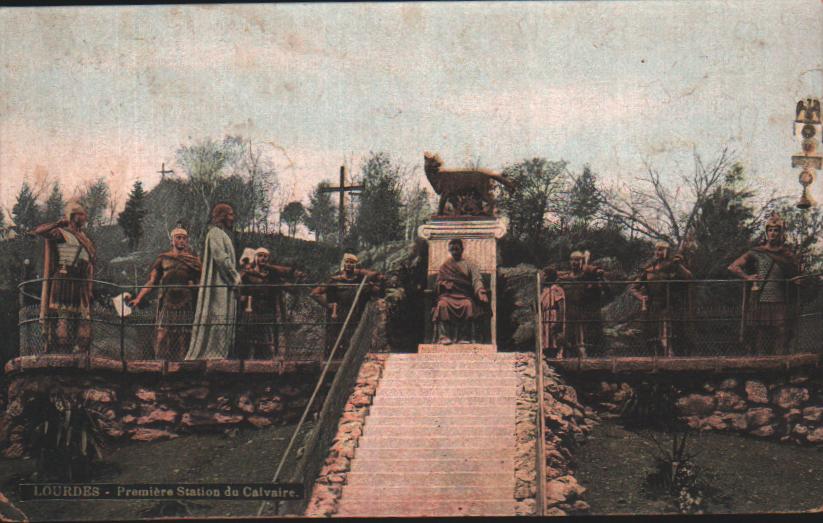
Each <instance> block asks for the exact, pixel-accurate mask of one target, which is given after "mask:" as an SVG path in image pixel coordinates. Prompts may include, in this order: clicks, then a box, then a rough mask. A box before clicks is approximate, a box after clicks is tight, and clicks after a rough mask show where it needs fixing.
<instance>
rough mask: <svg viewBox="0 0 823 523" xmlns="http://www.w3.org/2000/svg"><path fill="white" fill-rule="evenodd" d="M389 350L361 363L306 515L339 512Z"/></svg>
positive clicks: (326, 514) (316, 515)
mask: <svg viewBox="0 0 823 523" xmlns="http://www.w3.org/2000/svg"><path fill="white" fill-rule="evenodd" d="M388 356H389V355H388V354H369V355H367V356H366V361H365V362H364V363H363V365H362V366H361V367H360V372H359V374H358V375H357V381H356V383H355V386H354V391H353V392H352V394H351V396H349V399H348V401H347V402H346V406H345V407H344V409H343V416H342V417H341V418H340V423H339V424H338V426H337V434H336V435H335V437H334V440H332V446H331V448H330V449H329V454H328V456H327V457H326V462H325V464H324V465H323V468H322V469H320V475H319V477H318V478H317V480H316V481H315V483H314V488H313V489H312V493H311V499H310V500H309V505H308V508H307V509H306V512H305V515H306V516H314V517H328V516H331V515H333V514H335V513H336V512H337V509H338V506H339V501H340V496H341V494H342V493H343V484H344V483H345V482H346V474H347V473H348V472H349V471H350V470H351V463H352V460H353V459H354V451H355V449H356V448H357V443H358V441H359V439H360V436H362V435H363V426H364V424H365V422H366V416H367V415H368V413H369V406H370V405H371V404H372V400H373V399H374V395H375V392H376V391H377V385H378V383H379V382H380V377H381V376H382V374H383V368H384V367H385V363H386V358H388Z"/></svg>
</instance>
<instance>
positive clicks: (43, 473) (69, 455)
mask: <svg viewBox="0 0 823 523" xmlns="http://www.w3.org/2000/svg"><path fill="white" fill-rule="evenodd" d="M26 410H27V413H26V414H27V416H26V419H28V420H29V422H28V424H27V425H28V427H27V436H28V437H27V440H28V442H29V451H30V453H31V455H32V456H34V457H35V458H36V460H37V477H38V479H51V478H54V479H56V480H58V481H82V480H85V479H87V478H89V477H90V475H91V464H92V462H93V461H94V459H95V458H96V459H103V454H102V448H103V436H102V434H101V431H100V428H99V425H98V422H97V419H96V418H95V417H94V416H93V415H92V412H93V411H92V410H91V409H87V408H86V406H85V405H84V404H83V403H81V402H79V401H77V400H75V399H73V398H70V397H68V396H65V395H63V394H62V393H60V392H51V393H49V394H44V393H37V394H36V395H34V396H33V397H32V398H30V399H29V401H28V402H26Z"/></svg>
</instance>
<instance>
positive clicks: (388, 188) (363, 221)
mask: <svg viewBox="0 0 823 523" xmlns="http://www.w3.org/2000/svg"><path fill="white" fill-rule="evenodd" d="M402 171H403V170H402V169H401V167H400V166H398V165H396V164H394V163H393V162H392V161H391V158H390V157H389V155H388V154H387V153H383V152H378V153H371V155H370V156H369V157H368V158H367V159H366V161H365V162H364V164H363V167H362V170H361V174H362V180H363V185H365V189H363V192H362V193H361V194H360V205H359V209H358V211H357V218H356V220H355V227H354V228H355V229H356V230H355V235H356V237H357V238H358V239H359V240H360V241H361V242H362V243H364V244H365V246H366V247H370V246H373V245H379V244H382V243H385V242H388V241H395V240H399V239H401V238H402V237H403V223H402V221H401V219H400V211H401V209H402V207H403V201H402V198H401V194H402V186H401V173H402Z"/></svg>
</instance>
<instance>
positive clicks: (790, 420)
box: [579, 373, 823, 445]
mask: <svg viewBox="0 0 823 523" xmlns="http://www.w3.org/2000/svg"><path fill="white" fill-rule="evenodd" d="M676 386H677V387H678V388H679V390H680V391H681V394H680V395H679V397H678V399H677V407H678V409H679V411H680V413H681V414H682V416H683V419H684V421H686V422H687V423H688V424H689V425H690V426H691V427H692V428H695V429H698V430H706V431H708V430H714V431H728V432H735V433H741V434H747V435H750V436H754V437H758V438H770V439H776V440H779V441H782V442H793V443H797V444H811V445H820V444H821V443H823V380H821V379H820V378H812V376H811V375H809V374H804V373H796V374H794V375H792V376H786V375H785V374H771V375H765V374H764V375H760V376H754V375H747V376H725V377H720V378H714V379H700V380H697V379H694V380H683V381H682V382H680V383H677V384H676ZM579 390H580V391H581V393H582V394H583V397H584V398H585V399H586V402H587V404H589V405H592V406H594V407H596V408H597V409H598V410H602V411H604V412H607V413H610V414H613V415H616V414H617V413H618V412H619V411H620V408H621V406H622V405H623V404H624V402H625V401H626V400H627V399H628V398H629V397H631V396H632V395H633V394H634V387H633V385H632V384H631V383H629V382H627V381H612V380H609V381H600V380H596V381H594V382H590V383H589V384H584V383H583V382H581V385H580V387H579Z"/></svg>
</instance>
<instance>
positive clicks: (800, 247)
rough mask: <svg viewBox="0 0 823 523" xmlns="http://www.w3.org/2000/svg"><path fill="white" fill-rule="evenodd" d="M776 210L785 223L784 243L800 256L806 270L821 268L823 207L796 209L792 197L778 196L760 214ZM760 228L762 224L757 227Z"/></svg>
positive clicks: (822, 263)
mask: <svg viewBox="0 0 823 523" xmlns="http://www.w3.org/2000/svg"><path fill="white" fill-rule="evenodd" d="M772 210H776V211H777V212H778V213H779V214H780V216H782V217H783V220H784V222H785V223H786V243H788V244H789V245H790V246H791V247H792V249H793V250H794V252H795V254H797V257H798V258H800V261H801V263H802V264H803V268H804V270H805V271H806V272H820V271H821V269H823V208H821V207H814V208H812V209H807V210H804V209H798V208H797V207H796V206H795V204H794V199H793V198H789V197H786V198H779V199H778V200H777V201H775V202H774V203H773V204H771V205H767V206H766V208H765V209H764V211H763V213H761V216H768V215H769V214H771V211H772ZM759 229H760V230H762V224H760V227H759Z"/></svg>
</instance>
